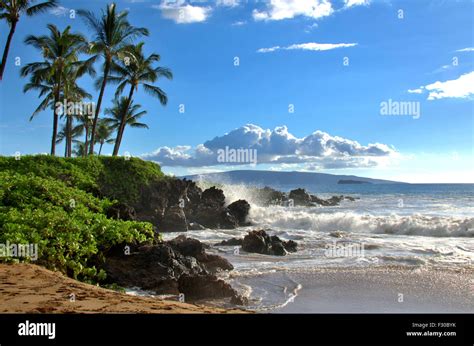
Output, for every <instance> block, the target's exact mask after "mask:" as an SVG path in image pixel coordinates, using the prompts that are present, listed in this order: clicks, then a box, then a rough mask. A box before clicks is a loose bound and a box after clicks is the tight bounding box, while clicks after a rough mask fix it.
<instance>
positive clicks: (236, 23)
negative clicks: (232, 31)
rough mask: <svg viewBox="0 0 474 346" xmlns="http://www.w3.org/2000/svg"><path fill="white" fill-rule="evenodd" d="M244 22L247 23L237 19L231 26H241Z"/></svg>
mask: <svg viewBox="0 0 474 346" xmlns="http://www.w3.org/2000/svg"><path fill="white" fill-rule="evenodd" d="M245 24H247V22H246V21H245V20H239V21H237V22H233V23H232V26H242V25H245Z"/></svg>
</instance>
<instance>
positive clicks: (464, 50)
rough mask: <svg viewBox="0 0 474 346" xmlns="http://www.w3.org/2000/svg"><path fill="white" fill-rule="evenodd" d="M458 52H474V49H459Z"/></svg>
mask: <svg viewBox="0 0 474 346" xmlns="http://www.w3.org/2000/svg"><path fill="white" fill-rule="evenodd" d="M456 52H474V47H468V48H463V49H458V50H457V51H456Z"/></svg>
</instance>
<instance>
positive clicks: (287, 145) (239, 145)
mask: <svg viewBox="0 0 474 346" xmlns="http://www.w3.org/2000/svg"><path fill="white" fill-rule="evenodd" d="M225 148H227V149H230V150H232V149H235V150H237V149H247V150H253V151H255V152H256V153H257V157H258V158H257V163H258V164H276V165H281V164H283V165H284V164H305V165H310V167H315V169H316V167H317V168H318V169H322V168H327V169H337V168H349V167H351V168H356V167H373V166H376V165H378V162H379V161H380V160H383V159H387V158H389V157H392V156H395V155H396V154H397V152H396V151H395V149H394V148H392V147H390V146H388V145H386V144H381V143H372V144H368V145H362V144H360V143H359V142H357V141H354V140H351V139H347V138H343V137H339V136H331V135H330V134H328V133H326V132H323V131H319V130H318V131H315V132H313V133H311V134H309V135H307V136H305V137H302V138H298V137H296V136H294V135H293V134H291V133H290V132H289V131H288V128H287V127H286V126H279V127H276V128H275V129H274V130H270V129H263V128H261V127H260V126H257V125H254V124H247V125H245V126H242V127H240V128H237V129H235V130H232V131H230V132H229V133H226V134H224V135H222V136H217V137H214V138H213V139H211V140H208V141H206V142H204V143H203V144H200V145H198V146H196V147H195V148H191V147H189V146H178V147H174V148H169V147H161V148H158V149H157V150H155V151H154V152H152V153H147V154H143V155H142V157H143V158H144V159H147V160H152V161H156V162H158V163H160V164H161V165H163V166H182V167H203V166H217V165H234V164H245V162H236V163H233V162H228V161H226V162H223V161H221V160H219V152H220V151H221V152H222V151H223V150H225Z"/></svg>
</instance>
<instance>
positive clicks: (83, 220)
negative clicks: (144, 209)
mask: <svg viewBox="0 0 474 346" xmlns="http://www.w3.org/2000/svg"><path fill="white" fill-rule="evenodd" d="M23 160H24V159H23V158H22V160H19V161H17V164H16V165H15V166H16V167H17V168H19V171H20V173H14V172H13V171H12V170H9V169H6V167H5V166H7V167H10V164H11V162H8V160H7V162H5V160H3V158H2V160H0V161H1V164H2V165H3V166H2V167H1V169H2V170H4V171H3V172H0V181H1V185H0V243H3V244H5V243H6V242H7V241H8V242H9V243H15V244H20V243H23V244H24V243H29V244H38V263H39V264H42V265H44V266H46V267H47V268H50V269H55V270H59V271H61V272H63V273H65V274H67V275H69V276H71V277H73V278H77V279H80V280H83V281H88V282H96V281H101V280H104V279H105V272H104V271H103V270H100V269H98V268H100V264H101V263H102V261H103V258H104V253H106V252H107V250H109V249H110V248H111V247H112V246H114V245H117V244H123V243H128V244H130V243H134V242H145V241H152V240H153V238H154V231H153V226H152V225H151V224H149V223H146V222H135V221H122V220H113V219H109V218H107V217H106V215H105V214H104V212H105V210H106V209H107V208H108V207H109V206H110V205H111V204H112V202H111V201H110V200H108V199H99V198H97V197H94V196H93V195H92V194H91V193H89V192H86V191H83V190H81V189H79V188H77V187H72V186H68V185H71V181H74V182H75V183H76V184H78V185H79V186H81V187H83V188H85V189H86V190H88V188H89V187H93V186H95V185H94V184H95V182H94V181H93V179H92V175H89V174H85V173H84V171H85V170H86V168H87V169H91V170H94V169H97V167H98V162H100V163H101V164H102V162H101V161H98V160H96V159H91V160H84V161H83V162H78V163H77V164H76V163H72V164H71V162H69V160H66V159H60V160H61V161H64V162H63V163H61V162H58V159H57V158H54V159H53V160H49V157H41V160H37V159H32V160H28V161H29V162H26V163H25V162H23V163H22V161H23ZM33 162H35V163H37V164H38V166H35V168H34V169H31V171H32V172H31V171H30V173H25V171H26V170H27V169H28V167H31V165H33ZM52 167H53V168H52ZM54 167H55V168H56V169H54ZM31 168H33V167H31ZM68 169H69V171H68ZM58 171H60V172H62V173H64V172H66V173H68V174H69V176H70V177H71V180H69V181H62V180H58V179H57V177H58V174H59V173H58ZM21 173H23V174H21ZM35 173H38V174H40V175H43V177H41V176H37V175H35ZM62 173H61V174H62ZM48 174H49V175H50V177H47V175H48ZM89 178H91V179H89Z"/></svg>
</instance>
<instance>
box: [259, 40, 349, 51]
mask: <svg viewBox="0 0 474 346" xmlns="http://www.w3.org/2000/svg"><path fill="white" fill-rule="evenodd" d="M354 46H357V43H316V42H308V43H299V44H292V45H290V46H286V47H280V46H274V47H269V48H260V49H258V50H257V52H258V53H271V52H275V51H277V50H311V51H325V50H331V49H337V48H347V47H354Z"/></svg>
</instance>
